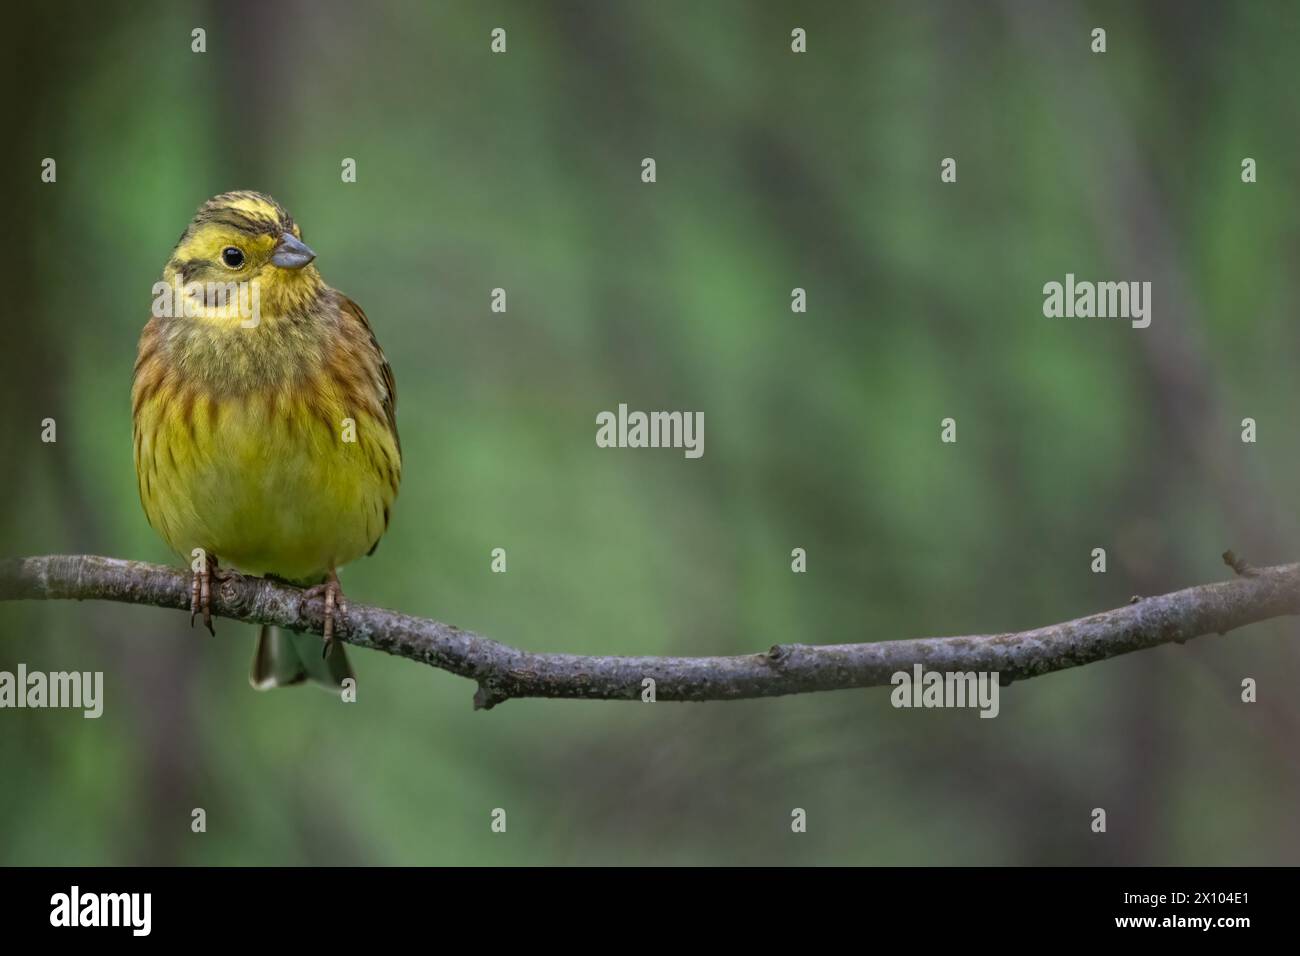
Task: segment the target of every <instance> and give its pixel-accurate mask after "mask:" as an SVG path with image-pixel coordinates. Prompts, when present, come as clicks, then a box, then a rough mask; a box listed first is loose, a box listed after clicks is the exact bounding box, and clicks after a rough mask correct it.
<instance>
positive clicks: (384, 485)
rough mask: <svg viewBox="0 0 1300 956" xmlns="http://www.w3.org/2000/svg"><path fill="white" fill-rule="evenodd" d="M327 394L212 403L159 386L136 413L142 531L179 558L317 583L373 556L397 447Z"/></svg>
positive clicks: (279, 392) (317, 390)
mask: <svg viewBox="0 0 1300 956" xmlns="http://www.w3.org/2000/svg"><path fill="white" fill-rule="evenodd" d="M350 404H351V403H349V402H348V400H347V396H346V395H343V394H339V393H338V392H337V390H331V387H330V386H329V385H328V384H321V383H320V382H316V383H313V384H312V385H310V386H309V388H306V389H305V388H303V387H297V388H290V387H282V388H269V389H259V390H250V391H247V392H245V393H242V394H227V395H218V394H213V393H206V392H204V391H203V390H201V389H187V388H185V387H183V386H181V385H178V384H175V383H173V382H171V381H170V380H167V381H165V382H164V383H163V384H162V386H161V387H159V388H157V389H156V390H155V391H153V392H152V394H149V395H148V396H147V397H146V398H144V400H143V401H141V402H140V404H139V407H138V409H137V412H136V421H135V425H136V428H135V432H136V438H135V464H136V473H137V475H138V477H139V481H140V497H141V501H142V502H143V503H144V508H145V512H146V514H147V515H148V518H149V522H150V524H152V525H153V527H154V528H155V529H156V530H157V531H158V532H159V534H161V535H162V537H163V539H164V540H165V541H166V542H167V543H168V545H170V546H171V548H172V549H173V550H175V551H176V552H178V553H179V554H181V555H182V556H184V557H186V558H187V559H188V558H189V556H190V555H191V553H192V551H193V549H195V548H203V549H204V550H205V551H206V552H207V554H208V555H210V556H212V557H214V558H216V559H217V560H218V561H219V562H220V563H221V564H222V565H225V566H233V567H235V568H237V569H239V570H241V571H244V572H247V573H250V574H259V575H261V574H274V575H277V576H279V577H282V578H285V579H287V580H290V581H301V582H308V581H311V582H315V581H318V580H320V578H321V577H322V576H323V575H324V574H325V572H326V571H328V570H330V569H332V568H337V567H341V566H342V565H344V564H346V563H347V562H349V561H351V560H353V559H355V558H357V557H360V556H361V555H363V554H365V553H367V552H368V551H370V550H371V549H372V548H373V546H374V545H375V543H376V542H378V540H379V537H380V536H381V535H382V534H383V532H384V529H385V527H386V525H387V523H388V512H389V508H390V507H391V506H392V503H393V499H394V498H395V497H396V488H397V478H398V476H397V474H396V473H395V472H396V469H397V467H398V465H397V464H396V463H397V462H398V461H399V456H398V453H397V449H396V447H395V440H394V438H393V436H392V434H391V432H390V431H389V429H388V428H387V427H386V426H385V424H384V423H383V422H382V421H381V420H378V419H376V418H375V417H373V416H372V415H371V414H369V413H368V411H366V410H365V409H364V408H356V407H349V405H350Z"/></svg>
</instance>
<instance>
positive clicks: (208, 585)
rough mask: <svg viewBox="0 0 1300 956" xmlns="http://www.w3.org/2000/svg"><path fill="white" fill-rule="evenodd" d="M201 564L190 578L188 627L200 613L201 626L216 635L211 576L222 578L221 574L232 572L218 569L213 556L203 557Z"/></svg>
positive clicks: (192, 624)
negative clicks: (199, 568) (201, 616)
mask: <svg viewBox="0 0 1300 956" xmlns="http://www.w3.org/2000/svg"><path fill="white" fill-rule="evenodd" d="M202 564H203V569H202V570H201V571H194V572H193V574H192V577H191V578H190V627H193V626H194V619H195V618H196V617H198V615H199V614H202V615H203V626H204V627H206V628H207V629H208V633H209V634H211V635H212V636H213V637H216V636H217V629H216V628H215V627H213V626H212V578H213V577H214V576H216V577H217V579H218V580H222V575H223V574H233V573H234V572H231V571H220V570H218V569H217V562H216V559H215V558H211V557H208V558H204V559H203V562H202Z"/></svg>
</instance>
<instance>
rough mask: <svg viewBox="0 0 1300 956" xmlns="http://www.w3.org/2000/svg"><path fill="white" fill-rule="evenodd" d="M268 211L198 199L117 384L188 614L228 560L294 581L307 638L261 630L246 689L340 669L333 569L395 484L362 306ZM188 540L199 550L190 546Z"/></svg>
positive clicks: (335, 676) (376, 524)
mask: <svg viewBox="0 0 1300 956" xmlns="http://www.w3.org/2000/svg"><path fill="white" fill-rule="evenodd" d="M315 257H316V254H315V253H314V252H312V250H311V249H310V248H308V247H307V245H306V244H305V243H304V242H303V241H302V231H301V230H300V229H299V227H298V225H297V224H296V223H295V222H294V221H293V218H292V217H291V216H290V215H289V213H288V212H286V211H285V209H284V207H283V206H281V205H280V204H279V203H277V202H276V201H275V200H274V199H271V198H270V197H269V196H264V195H262V194H261V193H256V192H230V193H224V194H222V195H220V196H216V197H214V198H212V199H209V200H208V201H207V202H205V203H204V204H203V205H202V206H200V207H199V211H198V213H197V214H196V215H195V216H194V219H193V221H192V222H191V223H190V224H189V226H188V227H187V228H186V229H185V232H184V233H183V234H182V235H181V238H180V241H179V242H177V244H176V248H175V249H174V250H173V251H172V255H171V258H170V259H169V260H168V262H167V265H166V267H165V268H164V269H163V279H162V282H160V283H158V284H157V285H155V286H154V296H155V298H154V303H153V310H152V311H153V315H152V317H151V318H150V319H149V322H148V323H147V324H146V325H145V327H144V332H143V334H142V335H141V336H140V347H139V354H138V357H137V359H136V363H135V381H134V384H133V387H132V417H133V422H134V435H135V470H136V477H137V479H138V480H139V484H140V500H141V502H142V503H143V504H144V511H145V514H146V515H147V516H148V519H149V523H150V524H151V525H152V526H153V528H154V529H155V530H156V531H157V532H158V533H159V534H160V535H161V536H162V538H163V540H164V541H166V542H167V544H168V545H169V546H170V547H171V548H172V550H174V551H176V552H177V553H178V554H180V555H182V556H183V557H184V558H185V559H186V560H187V561H188V560H192V562H193V563H192V567H194V568H195V571H194V577H193V582H192V586H191V595H190V623H191V625H192V624H193V623H194V618H195V615H196V614H199V613H201V614H202V615H203V622H204V624H205V625H207V627H208V629H209V630H212V629H213V628H212V615H211V606H210V602H211V587H212V579H213V577H214V576H215V577H216V578H217V579H218V580H220V579H222V578H224V577H226V576H229V575H231V574H234V573H239V572H243V573H246V574H255V575H267V576H273V577H276V578H280V579H283V580H285V581H289V582H292V583H295V584H300V585H309V586H310V587H308V590H307V591H306V592H304V600H307V599H313V598H323V599H324V614H325V617H324V620H325V627H324V638H325V645H324V650H323V653H322V650H321V647H320V644H319V642H317V641H316V640H315V639H314V638H312V637H310V636H301V635H284V634H281V633H279V632H278V631H276V630H275V629H273V628H268V627H263V628H262V632H261V634H260V635H259V638H258V645H257V653H256V655H255V656H254V658H253V668H252V674H251V677H250V680H251V683H252V684H253V686H254V687H257V688H259V689H262V688H268V687H278V686H283V685H286V684H296V683H300V682H301V681H303V680H305V679H307V678H309V677H310V678H312V679H313V680H318V681H320V682H322V683H326V684H332V685H337V684H339V683H341V682H342V680H343V679H344V678H345V677H349V676H351V673H352V672H351V668H350V667H349V665H348V662H347V657H346V656H345V655H344V653H343V647H342V645H341V644H339V643H338V642H336V641H334V640H333V635H334V620H335V616H336V615H337V614H344V613H346V610H347V606H346V604H345V603H344V602H343V597H342V591H341V590H340V587H339V579H338V574H337V571H338V569H339V568H340V567H342V566H343V565H344V564H347V563H348V562H349V561H351V560H353V559H354V558H357V557H360V556H361V555H363V554H370V553H372V552H373V551H374V550H375V548H376V547H377V545H378V543H379V539H380V537H381V536H382V535H383V533H384V531H385V530H386V529H387V527H388V519H389V514H390V511H391V509H392V505H393V501H394V499H395V498H396V497H397V487H398V483H399V481H400V479H401V471H402V458H401V444H400V442H399V440H398V437H397V418H396V406H397V395H396V391H395V389H394V384H393V372H392V369H390V368H389V366H388V362H387V360H386V359H385V358H384V353H383V352H382V351H381V350H380V348H379V343H378V342H376V341H375V336H374V333H373V332H372V331H371V328H370V323H369V321H368V320H367V319H366V316H365V313H364V312H362V311H361V308H360V307H359V306H358V305H357V304H356V303H355V302H353V301H352V300H351V299H349V298H348V297H347V296H345V295H343V294H342V293H341V292H338V291H336V290H334V289H331V288H330V287H329V286H328V285H326V284H325V282H324V280H322V279H321V276H320V273H319V272H318V271H317V270H316V267H315V266H314V265H312V261H313V260H314V259H315ZM196 549H201V550H196Z"/></svg>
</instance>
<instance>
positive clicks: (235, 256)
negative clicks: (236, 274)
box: [221, 246, 244, 269]
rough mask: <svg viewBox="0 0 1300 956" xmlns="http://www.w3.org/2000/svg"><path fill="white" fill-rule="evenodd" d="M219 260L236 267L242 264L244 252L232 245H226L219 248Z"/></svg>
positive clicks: (233, 267)
mask: <svg viewBox="0 0 1300 956" xmlns="http://www.w3.org/2000/svg"><path fill="white" fill-rule="evenodd" d="M221 261H222V262H224V263H225V264H226V265H228V266H230V268H232V269H238V268H239V267H240V266H242V265H243V264H244V254H243V253H242V252H241V251H240V250H238V249H236V248H235V247H234V246H226V248H224V249H222V250H221Z"/></svg>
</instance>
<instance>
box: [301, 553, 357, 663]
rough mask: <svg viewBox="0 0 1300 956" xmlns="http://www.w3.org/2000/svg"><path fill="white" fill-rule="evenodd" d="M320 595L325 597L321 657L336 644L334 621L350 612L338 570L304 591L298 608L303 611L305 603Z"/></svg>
mask: <svg viewBox="0 0 1300 956" xmlns="http://www.w3.org/2000/svg"><path fill="white" fill-rule="evenodd" d="M318 597H323V598H324V599H325V612H324V613H325V626H324V628H323V629H322V632H321V634H322V636H323V637H324V638H325V646H324V647H323V648H322V649H321V655H320V656H321V657H322V658H324V657H325V656H327V655H328V654H329V652H330V648H332V647H333V646H334V621H335V620H336V619H337V618H341V617H344V616H346V615H347V613H348V602H347V599H346V598H344V597H343V588H342V586H341V585H340V584H339V576H338V574H337V573H336V572H334V571H331V572H330V573H329V577H328V578H326V579H325V580H324V581H323V582H322V583H320V584H313V585H312V586H311V587H309V588H307V589H306V590H304V591H303V592H302V597H301V598H300V599H299V602H298V610H299V612H301V610H302V606H303V604H306V603H307V602H308V601H312V600H315V599H316V598H318Z"/></svg>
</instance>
